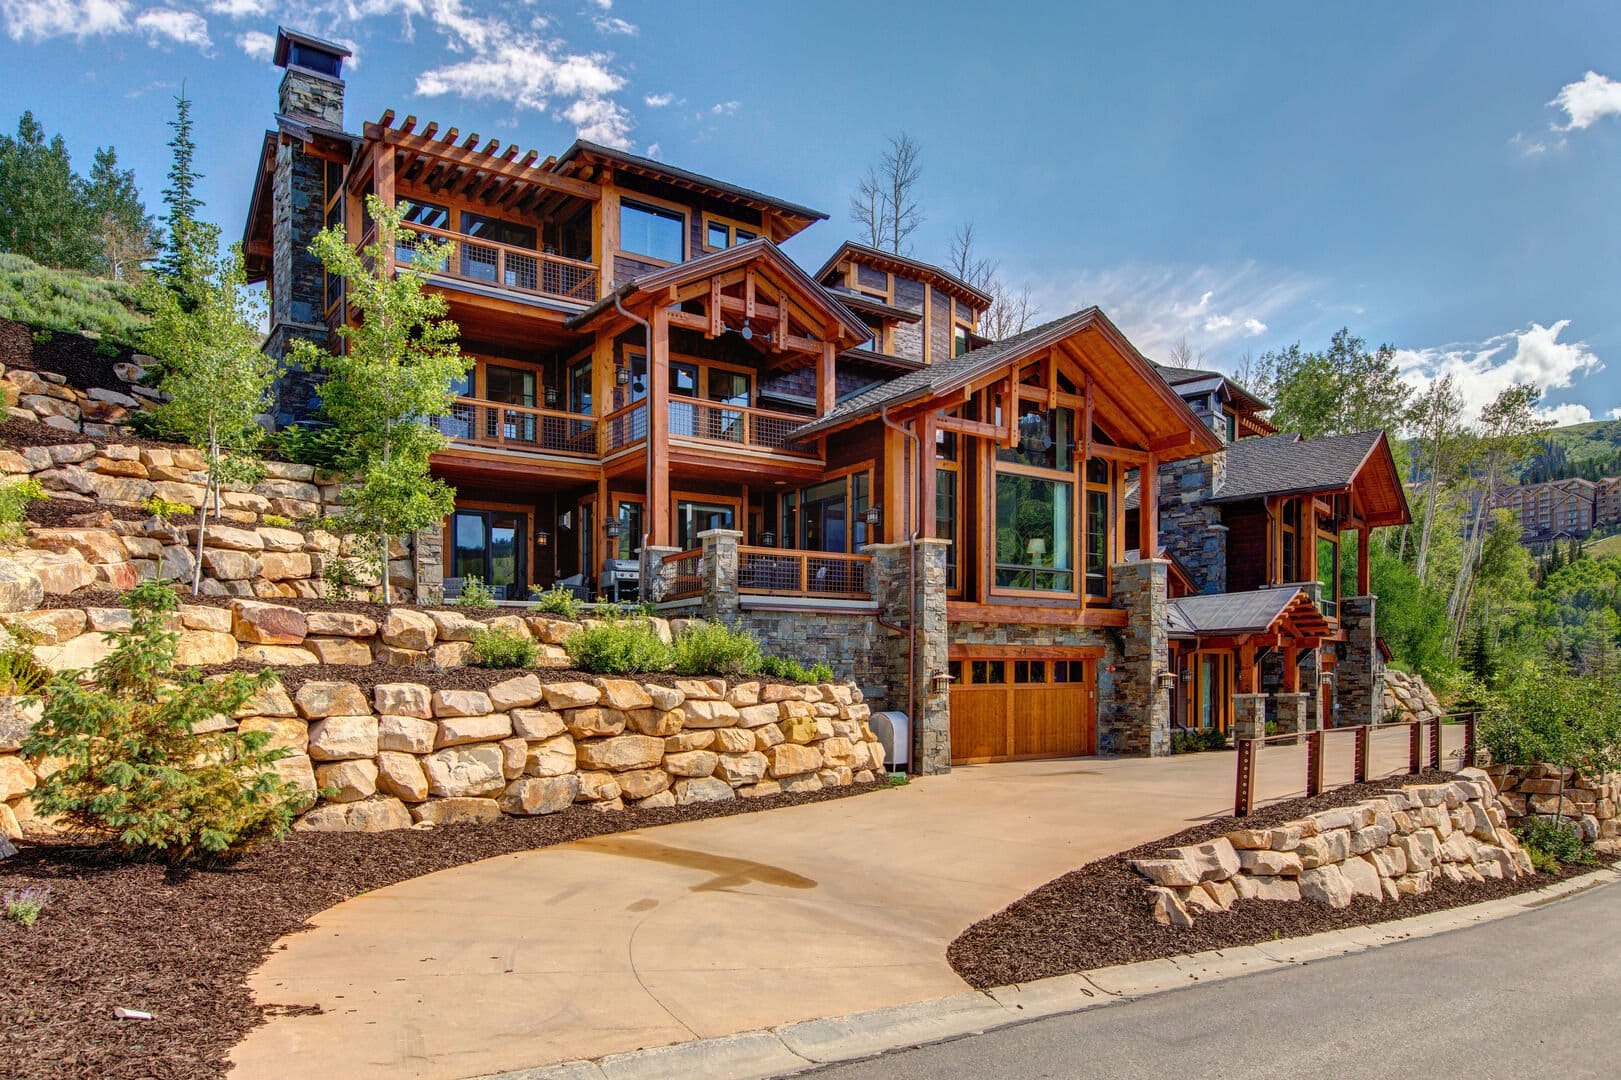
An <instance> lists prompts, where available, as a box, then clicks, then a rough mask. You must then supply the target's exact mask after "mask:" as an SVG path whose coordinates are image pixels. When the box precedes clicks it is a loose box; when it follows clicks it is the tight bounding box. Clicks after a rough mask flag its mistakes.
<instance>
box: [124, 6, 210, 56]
mask: <svg viewBox="0 0 1621 1080" xmlns="http://www.w3.org/2000/svg"><path fill="white" fill-rule="evenodd" d="M135 28H136V29H137V30H139V31H141V32H142V33H143V34H145V35H146V38H147V41H149V42H150V43H151V44H153V45H156V44H157V43H158V42H159V40H161V39H167V40H169V41H172V42H175V43H176V44H179V45H195V46H197V48H199V49H201V50H203V51H204V52H207V51H208V50H209V49H210V48H211V47H212V46H213V44H214V43H213V42H212V41H210V40H209V38H208V20H206V19H204V18H203V17H202V16H201V15H199V14H197V13H196V12H195V11H176V10H175V9H173V8H152V9H150V10H147V11H143V12H141V13H140V14H139V15H137V16H136V17H135Z"/></svg>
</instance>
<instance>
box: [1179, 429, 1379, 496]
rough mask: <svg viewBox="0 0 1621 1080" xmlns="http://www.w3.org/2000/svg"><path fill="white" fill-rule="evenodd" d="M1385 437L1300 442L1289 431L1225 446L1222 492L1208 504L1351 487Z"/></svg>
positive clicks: (1370, 434) (1372, 435)
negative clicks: (1225, 461)
mask: <svg viewBox="0 0 1621 1080" xmlns="http://www.w3.org/2000/svg"><path fill="white" fill-rule="evenodd" d="M1384 434H1385V433H1384V432H1382V431H1359V432H1356V433H1355V434H1352V435H1331V436H1329V437H1327V438H1323V439H1302V438H1301V437H1300V436H1299V435H1297V434H1295V433H1293V432H1286V433H1284V434H1281V435H1266V436H1262V437H1259V438H1254V439H1239V440H1238V441H1237V442H1234V443H1231V444H1229V445H1228V447H1227V468H1226V472H1225V474H1224V476H1223V479H1222V485H1221V490H1220V491H1219V492H1217V493H1216V494H1215V496H1214V497H1213V498H1211V499H1210V500H1209V501H1210V502H1217V503H1230V502H1240V501H1242V500H1245V499H1259V498H1263V497H1265V496H1267V495H1302V494H1305V493H1307V492H1312V491H1341V490H1344V489H1345V488H1348V487H1350V486H1351V482H1352V481H1353V480H1354V479H1356V475H1357V473H1358V472H1360V471H1361V469H1362V466H1363V464H1364V463H1366V462H1367V460H1368V458H1369V456H1370V455H1371V454H1372V453H1373V451H1374V449H1375V448H1376V447H1377V446H1378V445H1379V443H1380V441H1381V440H1382V439H1383V438H1384Z"/></svg>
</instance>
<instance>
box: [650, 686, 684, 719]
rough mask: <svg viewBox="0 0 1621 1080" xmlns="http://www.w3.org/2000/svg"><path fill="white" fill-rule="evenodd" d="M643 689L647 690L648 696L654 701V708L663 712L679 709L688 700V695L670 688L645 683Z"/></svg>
mask: <svg viewBox="0 0 1621 1080" xmlns="http://www.w3.org/2000/svg"><path fill="white" fill-rule="evenodd" d="M642 689H643V690H646V691H647V696H648V697H650V698H652V699H653V708H655V709H659V710H661V711H663V712H669V711H670V710H671V709H679V708H680V707H681V703H682V702H683V701H686V700H687V695H685V694H683V693H682V692H681V691H679V690H677V689H675V688H674V687H670V686H655V685H653V684H652V683H644V684H643V686H642Z"/></svg>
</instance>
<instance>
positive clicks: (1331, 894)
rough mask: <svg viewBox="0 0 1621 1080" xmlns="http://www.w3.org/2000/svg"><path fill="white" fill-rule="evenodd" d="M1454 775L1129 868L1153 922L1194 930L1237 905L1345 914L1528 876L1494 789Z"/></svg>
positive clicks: (1485, 780) (1473, 772) (1472, 776)
mask: <svg viewBox="0 0 1621 1080" xmlns="http://www.w3.org/2000/svg"><path fill="white" fill-rule="evenodd" d="M1457 775H1458V779H1456V780H1453V781H1451V782H1450V783H1445V784H1422V785H1412V786H1409V787H1404V788H1400V789H1396V790H1393V791H1388V792H1386V793H1385V794H1384V795H1382V796H1380V797H1379V798H1375V799H1368V800H1366V801H1364V802H1360V803H1357V804H1355V805H1353V806H1346V807H1340V808H1337V809H1333V810H1322V811H1319V812H1317V813H1315V814H1309V815H1307V816H1305V817H1303V818H1300V819H1298V820H1295V821H1288V822H1285V823H1283V824H1282V825H1278V826H1273V827H1270V828H1259V829H1235V830H1233V831H1232V832H1230V833H1228V834H1227V835H1226V836H1223V837H1220V838H1218V839H1216V840H1212V841H1209V842H1207V843H1203V844H1190V845H1187V846H1185V847H1179V848H1168V849H1166V851H1165V854H1164V857H1163V858H1158V859H1138V860H1136V861H1134V862H1133V863H1132V864H1131V866H1132V869H1134V870H1136V871H1137V872H1138V873H1139V874H1141V875H1143V877H1145V878H1147V879H1148V880H1149V881H1150V882H1152V883H1153V884H1152V885H1150V886H1149V888H1148V894H1149V902H1150V903H1151V904H1152V905H1153V910H1154V918H1155V919H1156V920H1158V921H1159V922H1160V923H1163V924H1166V925H1169V926H1182V927H1188V926H1192V925H1193V916H1194V913H1195V912H1211V911H1226V910H1227V909H1229V908H1230V907H1232V905H1233V903H1234V902H1235V901H1237V900H1283V901H1294V900H1314V901H1316V902H1318V903H1323V904H1328V905H1329V906H1330V907H1335V908H1343V907H1347V906H1349V905H1350V903H1351V901H1352V899H1354V898H1355V897H1357V896H1366V897H1368V898H1370V899H1372V900H1379V901H1383V900H1398V899H1400V898H1401V897H1403V896H1414V895H1419V894H1422V893H1426V892H1428V891H1429V890H1430V888H1431V886H1432V885H1433V883H1434V882H1435V880H1436V879H1437V878H1445V879H1446V880H1448V881H1452V882H1469V881H1476V882H1478V881H1484V880H1486V879H1487V878H1492V879H1502V878H1518V877H1521V876H1523V875H1525V874H1529V873H1532V872H1533V871H1532V867H1531V859H1530V857H1529V856H1528V855H1526V853H1525V852H1524V850H1522V849H1521V847H1520V844H1519V841H1518V840H1516V839H1515V838H1514V834H1513V833H1511V832H1510V831H1509V829H1508V818H1507V815H1506V814H1505V813H1504V811H1503V808H1502V806H1501V805H1499V803H1498V800H1497V790H1496V787H1495V786H1494V785H1493V784H1492V781H1491V779H1490V778H1489V777H1488V776H1487V775H1486V774H1485V773H1484V772H1482V771H1481V770H1479V769H1465V770H1463V771H1462V772H1460V773H1458V774H1457Z"/></svg>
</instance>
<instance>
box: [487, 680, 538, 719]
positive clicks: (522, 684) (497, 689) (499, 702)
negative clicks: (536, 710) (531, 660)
mask: <svg viewBox="0 0 1621 1080" xmlns="http://www.w3.org/2000/svg"><path fill="white" fill-rule="evenodd" d="M489 695H490V702H491V704H493V705H494V706H495V708H496V709H497V710H498V711H500V712H506V711H507V710H508V709H526V708H529V707H530V706H532V705H538V704H540V700H541V698H542V697H543V696H545V695H544V694H543V692H542V689H541V685H540V680H539V679H537V678H535V676H533V675H519V676H517V677H516V678H512V679H507V680H506V681H505V682H499V683H496V684H495V685H494V686H492V687H490V689H489Z"/></svg>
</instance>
